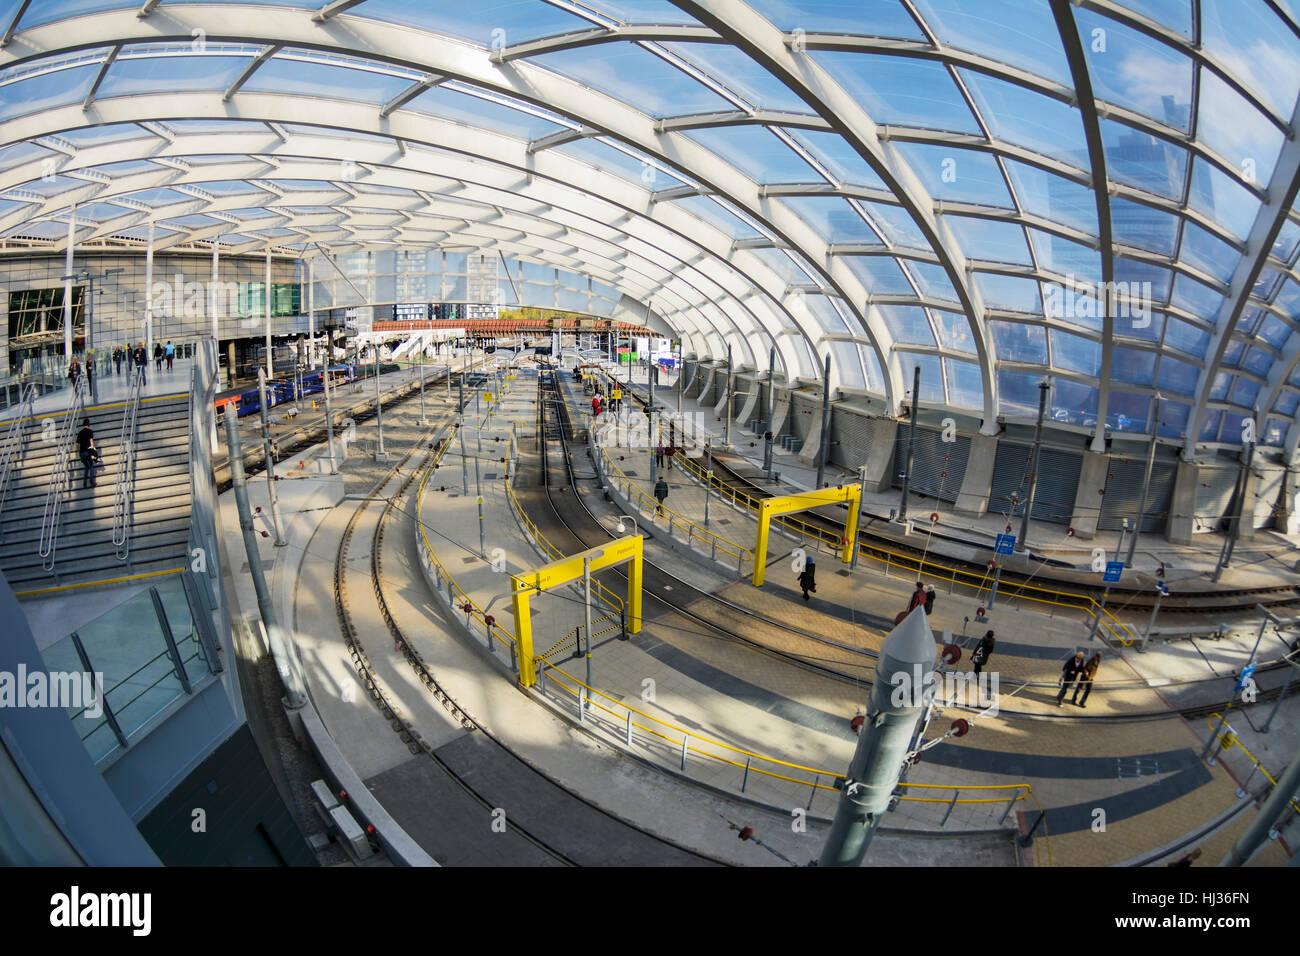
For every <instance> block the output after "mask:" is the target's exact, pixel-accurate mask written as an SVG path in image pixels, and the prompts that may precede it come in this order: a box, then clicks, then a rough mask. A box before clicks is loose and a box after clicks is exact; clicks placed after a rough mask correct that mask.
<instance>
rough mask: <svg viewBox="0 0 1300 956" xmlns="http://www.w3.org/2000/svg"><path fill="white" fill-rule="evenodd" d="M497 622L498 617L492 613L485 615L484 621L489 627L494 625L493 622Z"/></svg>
mask: <svg viewBox="0 0 1300 956" xmlns="http://www.w3.org/2000/svg"><path fill="white" fill-rule="evenodd" d="M496 622H497V619H496V618H495V617H493V616H492V615H491V614H488V615H487V616H485V617H484V618H483V623H484V624H486V625H487V626H488V627H491V626H492V625H493V624H495V623H496Z"/></svg>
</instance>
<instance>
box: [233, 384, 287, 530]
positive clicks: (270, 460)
mask: <svg viewBox="0 0 1300 956" xmlns="http://www.w3.org/2000/svg"><path fill="white" fill-rule="evenodd" d="M257 390H258V397H259V398H260V405H261V409H260V411H261V413H262V416H261V417H262V447H263V449H264V450H265V454H266V491H267V495H268V496H269V497H270V499H271V527H272V528H274V529H275V546H276V547H277V548H283V547H284V546H285V544H286V543H287V542H286V541H285V540H284V538H283V537H281V535H280V506H279V504H278V503H277V501H276V499H275V457H274V456H273V455H272V454H271V426H270V421H269V420H268V418H267V415H266V399H267V391H266V372H265V370H264V369H260V368H259V369H258V370H257ZM227 417H229V416H227Z"/></svg>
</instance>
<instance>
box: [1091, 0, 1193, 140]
mask: <svg viewBox="0 0 1300 956" xmlns="http://www.w3.org/2000/svg"><path fill="white" fill-rule="evenodd" d="M1074 19H1075V22H1076V23H1077V24H1078V27H1079V32H1080V34H1081V35H1082V39H1083V49H1084V55H1085V56H1086V57H1087V60H1088V75H1089V76H1090V77H1091V79H1092V91H1093V94H1094V95H1095V96H1096V97H1097V98H1098V99H1100V100H1106V101H1109V102H1111V103H1116V104H1118V105H1119V106H1125V107H1127V108H1129V109H1131V110H1133V111H1134V112H1137V113H1141V114H1143V115H1144V116H1149V117H1151V118H1152V119H1155V120H1158V121H1160V122H1162V123H1166V124H1168V125H1170V126H1173V127H1176V128H1178V129H1181V130H1184V131H1186V130H1188V129H1190V118H1191V103H1192V61H1191V59H1190V58H1188V57H1187V56H1185V55H1183V54H1181V53H1179V52H1177V51H1176V50H1174V49H1173V48H1172V47H1169V46H1167V45H1166V44H1164V43H1160V42H1158V41H1156V40H1153V39H1151V38H1150V37H1147V36H1146V35H1145V34H1142V33H1138V32H1137V31H1136V30H1130V29H1129V28H1128V27H1126V26H1123V25H1122V24H1119V23H1117V22H1115V21H1114V20H1111V19H1110V18H1109V17H1104V16H1101V15H1099V14H1096V13H1093V12H1091V11H1088V10H1081V9H1079V8H1078V7H1075V8H1074ZM1096 31H1100V33H1098V32H1096ZM1067 82H1068V81H1067Z"/></svg>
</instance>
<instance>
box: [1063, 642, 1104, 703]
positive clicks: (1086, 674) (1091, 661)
mask: <svg viewBox="0 0 1300 956" xmlns="http://www.w3.org/2000/svg"><path fill="white" fill-rule="evenodd" d="M1100 666H1101V651H1098V652H1097V653H1096V654H1093V655H1092V657H1090V658H1088V663H1086V664H1084V665H1083V673H1082V674H1080V675H1079V682H1078V683H1077V684H1075V686H1074V696H1072V697H1071V698H1070V703H1072V704H1078V705H1079V706H1080V707H1087V706H1088V695H1089V694H1091V693H1092V682H1093V680H1094V679H1095V678H1096V677H1097V668H1099V667H1100ZM1080 690H1082V691H1083V700H1079V691H1080Z"/></svg>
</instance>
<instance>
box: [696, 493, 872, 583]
mask: <svg viewBox="0 0 1300 956" xmlns="http://www.w3.org/2000/svg"><path fill="white" fill-rule="evenodd" d="M707 493H708V492H705V494H707ZM841 501H848V502H850V505H849V521H848V525H847V526H846V527H845V529H844V534H845V537H844V540H843V542H841V543H840V560H841V561H842V562H843V563H844V564H848V563H849V562H850V561H852V560H853V539H854V538H855V537H856V536H857V533H858V512H859V511H860V510H862V486H861V485H844V486H841V487H839V488H819V489H817V490H815V491H805V492H803V493H801V494H797V495H778V496H774V497H771V498H764V499H763V500H762V501H760V502H759V505H758V538H757V539H756V541H755V544H754V554H756V555H758V560H757V561H755V562H754V587H756V588H760V587H762V586H763V574H764V572H765V571H766V570H767V533H768V529H769V528H770V527H771V524H772V519H773V518H775V517H779V516H781V515H787V514H792V513H794V512H796V511H808V510H810V509H812V508H819V507H821V506H822V505H829V504H839V503H840V502H841Z"/></svg>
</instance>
